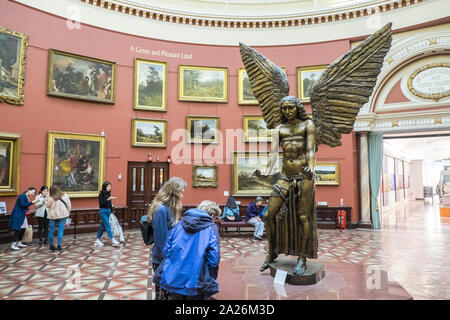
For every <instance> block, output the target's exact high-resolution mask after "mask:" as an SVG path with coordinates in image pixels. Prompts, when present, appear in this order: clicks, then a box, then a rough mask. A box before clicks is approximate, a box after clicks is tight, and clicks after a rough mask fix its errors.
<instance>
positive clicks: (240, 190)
mask: <svg viewBox="0 0 450 320" xmlns="http://www.w3.org/2000/svg"><path fill="white" fill-rule="evenodd" d="M268 160H269V154H268V153H253V152H234V153H233V165H232V195H233V196H245V197H248V196H252V197H253V196H261V197H262V196H269V195H270V194H271V192H272V188H273V185H274V184H275V183H276V182H277V180H278V179H279V178H280V176H281V173H280V170H281V167H282V153H280V154H279V158H278V160H279V162H278V170H275V172H274V174H273V175H272V176H270V178H268V179H262V178H258V177H257V176H256V175H255V172H256V171H257V170H259V172H260V173H261V174H264V172H265V170H266V168H267V163H268Z"/></svg>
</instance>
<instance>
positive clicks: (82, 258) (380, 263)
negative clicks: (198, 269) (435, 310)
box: [0, 201, 450, 300]
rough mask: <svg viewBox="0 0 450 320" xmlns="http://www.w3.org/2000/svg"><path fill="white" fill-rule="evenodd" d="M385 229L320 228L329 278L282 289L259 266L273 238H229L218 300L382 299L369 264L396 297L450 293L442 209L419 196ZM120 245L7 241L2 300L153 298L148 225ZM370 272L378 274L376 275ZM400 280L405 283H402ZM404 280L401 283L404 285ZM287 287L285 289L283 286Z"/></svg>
mask: <svg viewBox="0 0 450 320" xmlns="http://www.w3.org/2000/svg"><path fill="white" fill-rule="evenodd" d="M382 224H383V229H382V230H378V231H371V230H347V231H345V232H342V233H341V232H338V231H334V230H318V234H319V259H318V261H321V262H323V263H325V266H326V276H325V278H324V279H323V280H322V281H321V282H320V283H319V284H317V285H314V286H309V287H299V286H291V285H287V284H286V285H285V287H284V288H282V289H280V288H275V287H274V286H273V279H272V278H271V277H270V275H269V271H265V272H264V273H260V272H259V271H258V269H259V268H258V266H259V265H260V264H261V263H262V261H263V260H264V257H265V255H266V253H267V244H266V241H262V242H260V241H256V240H253V239H251V238H250V234H247V235H243V236H240V237H238V236H237V235H234V234H230V235H228V236H225V237H223V238H222V239H221V256H222V260H221V265H220V268H219V278H218V281H219V286H220V290H221V291H220V292H219V294H217V295H216V298H217V299H360V298H362V299H372V298H373V299H375V298H380V297H381V296H380V294H379V292H378V293H376V292H375V293H374V291H372V292H369V291H367V277H368V273H367V270H368V269H370V268H372V269H379V270H383V271H387V275H388V280H389V287H388V289H387V291H386V293H387V294H389V298H392V299H397V298H398V299H403V298H405V297H406V295H405V291H404V290H403V289H402V288H401V287H403V288H404V289H406V291H407V292H408V293H409V294H410V295H411V296H412V297H413V298H414V299H450V265H449V263H448V262H449V261H450V218H441V217H440V216H439V210H438V207H436V206H434V207H433V206H432V205H431V204H426V205H424V204H423V201H411V202H409V203H408V204H407V205H406V206H405V207H402V208H399V209H391V210H389V211H385V212H383V215H382ZM125 235H126V242H125V243H124V244H123V245H122V246H121V247H118V248H113V247H111V245H110V244H108V243H107V241H105V243H106V245H105V246H104V247H102V248H98V249H95V248H94V247H93V241H94V240H95V234H84V235H79V236H78V238H77V239H76V240H74V239H72V236H67V237H65V239H64V243H63V248H65V250H64V251H63V252H62V253H53V252H50V251H49V250H48V247H47V246H39V245H38V244H37V243H36V242H33V243H32V245H31V246H30V247H28V248H25V249H21V250H20V251H17V252H15V251H11V250H10V249H9V245H6V244H4V245H1V246H0V300H17V299H38V300H41V299H45V300H60V299H64V300H76V299H80V300H88V299H91V300H108V299H115V300H119V299H126V300H129V299H139V300H142V299H152V298H153V291H152V269H151V261H150V248H149V247H147V246H145V245H144V244H143V242H142V238H141V235H140V231H125ZM369 275H370V274H369ZM397 283H398V284H397ZM399 285H400V286H399ZM280 290H281V292H280Z"/></svg>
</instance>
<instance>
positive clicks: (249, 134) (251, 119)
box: [242, 115, 272, 142]
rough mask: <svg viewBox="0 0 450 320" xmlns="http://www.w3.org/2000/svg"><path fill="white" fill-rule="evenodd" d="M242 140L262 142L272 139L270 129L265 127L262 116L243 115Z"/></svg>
mask: <svg viewBox="0 0 450 320" xmlns="http://www.w3.org/2000/svg"><path fill="white" fill-rule="evenodd" d="M242 122H243V123H242V128H243V130H244V142H264V141H266V142H267V141H271V140H272V130H270V129H267V124H266V122H265V121H264V118H263V116H256V115H255V116H243V118H242Z"/></svg>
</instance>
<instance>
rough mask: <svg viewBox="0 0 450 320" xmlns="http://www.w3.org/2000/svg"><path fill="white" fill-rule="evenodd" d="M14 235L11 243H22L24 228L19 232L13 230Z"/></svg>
mask: <svg viewBox="0 0 450 320" xmlns="http://www.w3.org/2000/svg"><path fill="white" fill-rule="evenodd" d="M13 231H14V233H13V235H12V242H18V241H22V239H23V235H24V234H25V228H22V229H20V230H13Z"/></svg>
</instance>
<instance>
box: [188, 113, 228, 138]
mask: <svg viewBox="0 0 450 320" xmlns="http://www.w3.org/2000/svg"><path fill="white" fill-rule="evenodd" d="M186 134H187V139H186V142H187V143H204V144H216V143H219V134H220V133H219V117H207V116H187V117H186Z"/></svg>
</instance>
